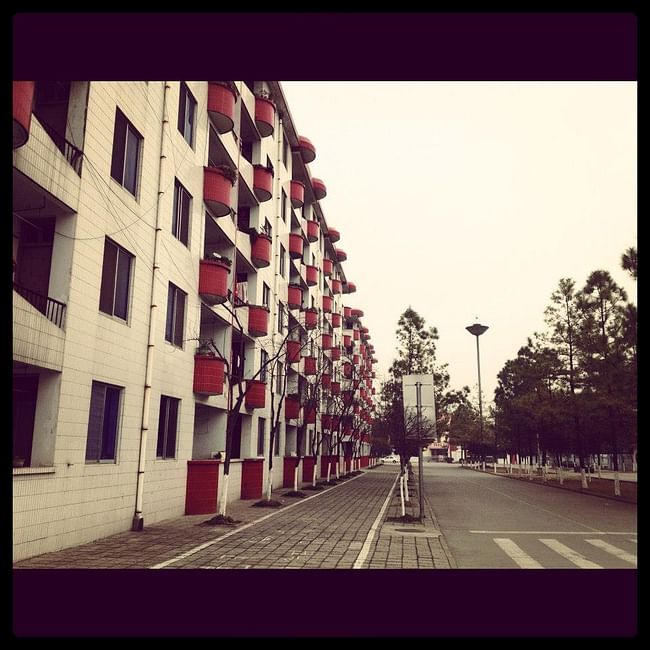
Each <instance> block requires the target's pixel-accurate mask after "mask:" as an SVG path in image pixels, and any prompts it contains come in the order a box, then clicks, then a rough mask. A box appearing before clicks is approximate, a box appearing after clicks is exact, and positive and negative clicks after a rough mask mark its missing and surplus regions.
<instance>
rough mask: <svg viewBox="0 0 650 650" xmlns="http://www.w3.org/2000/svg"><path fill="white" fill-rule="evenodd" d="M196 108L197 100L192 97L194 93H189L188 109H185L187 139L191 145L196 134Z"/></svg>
mask: <svg viewBox="0 0 650 650" xmlns="http://www.w3.org/2000/svg"><path fill="white" fill-rule="evenodd" d="M195 110H196V102H195V101H194V99H193V98H192V95H191V94H190V93H189V91H188V94H187V109H186V111H185V139H186V140H187V141H188V143H189V144H190V145H192V144H193V142H192V140H193V137H192V136H193V135H194V113H195Z"/></svg>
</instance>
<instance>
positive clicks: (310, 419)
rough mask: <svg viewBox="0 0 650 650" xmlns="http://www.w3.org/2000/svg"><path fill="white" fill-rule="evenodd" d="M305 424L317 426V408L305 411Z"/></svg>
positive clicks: (313, 407)
mask: <svg viewBox="0 0 650 650" xmlns="http://www.w3.org/2000/svg"><path fill="white" fill-rule="evenodd" d="M305 424H316V407H315V406H312V407H310V408H306V409H305Z"/></svg>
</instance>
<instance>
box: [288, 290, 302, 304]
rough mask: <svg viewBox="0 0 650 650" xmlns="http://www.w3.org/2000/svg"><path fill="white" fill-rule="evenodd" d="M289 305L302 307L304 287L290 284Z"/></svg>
mask: <svg viewBox="0 0 650 650" xmlns="http://www.w3.org/2000/svg"><path fill="white" fill-rule="evenodd" d="M287 305H288V306H289V309H300V306H301V305H302V287H301V286H300V285H299V284H290V285H289V287H288V288H287Z"/></svg>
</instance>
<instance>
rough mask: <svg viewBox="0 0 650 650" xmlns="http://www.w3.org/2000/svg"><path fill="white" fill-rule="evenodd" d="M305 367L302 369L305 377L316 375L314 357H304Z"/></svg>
mask: <svg viewBox="0 0 650 650" xmlns="http://www.w3.org/2000/svg"><path fill="white" fill-rule="evenodd" d="M304 359H305V365H304V369H303V374H305V375H315V374H316V357H304Z"/></svg>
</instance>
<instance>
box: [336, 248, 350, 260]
mask: <svg viewBox="0 0 650 650" xmlns="http://www.w3.org/2000/svg"><path fill="white" fill-rule="evenodd" d="M334 252H335V253H336V259H337V260H338V261H339V262H345V260H347V259H348V255H347V253H346V252H345V251H344V250H343V249H341V248H335V249H334Z"/></svg>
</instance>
